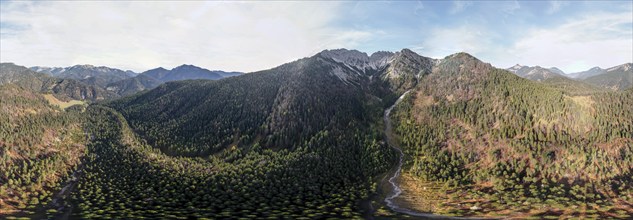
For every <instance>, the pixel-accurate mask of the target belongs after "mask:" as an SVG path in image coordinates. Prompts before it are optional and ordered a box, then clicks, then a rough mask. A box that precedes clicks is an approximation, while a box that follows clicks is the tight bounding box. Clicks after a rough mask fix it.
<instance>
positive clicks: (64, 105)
mask: <svg viewBox="0 0 633 220" xmlns="http://www.w3.org/2000/svg"><path fill="white" fill-rule="evenodd" d="M44 98H45V99H46V100H47V101H48V103H50V104H51V105H55V106H58V107H59V108H61V109H66V108H68V107H70V106H73V105H83V104H86V103H85V102H84V101H79V100H70V101H68V102H64V101H62V100H59V99H57V98H55V96H53V95H52V94H44Z"/></svg>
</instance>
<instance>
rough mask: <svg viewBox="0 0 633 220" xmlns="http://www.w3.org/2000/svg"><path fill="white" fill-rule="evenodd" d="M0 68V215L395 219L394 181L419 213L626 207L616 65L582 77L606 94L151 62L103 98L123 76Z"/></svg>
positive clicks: (537, 75) (315, 59)
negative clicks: (62, 85)
mask: <svg viewBox="0 0 633 220" xmlns="http://www.w3.org/2000/svg"><path fill="white" fill-rule="evenodd" d="M1 67H2V68H0V84H2V85H0V92H2V93H1V94H3V95H4V96H6V99H5V97H4V96H3V99H2V101H1V103H2V104H3V108H0V120H2V121H3V122H7V123H2V124H1V125H0V129H1V130H0V137H2V138H3V139H2V140H1V141H2V143H3V144H5V145H6V146H7V147H6V148H2V151H0V153H2V155H3V156H2V157H0V159H1V161H0V169H2V170H8V172H3V173H0V180H2V181H6V182H7V184H3V185H2V186H0V198H1V199H2V200H0V205H2V206H1V207H2V208H0V215H1V214H4V213H8V215H15V216H33V215H42V216H47V217H50V218H54V217H60V216H64V215H66V216H72V217H75V218H115V219H116V218H131V219H135V218H176V217H179V218H239V217H242V218H266V217H270V218H284V217H285V218H293V219H298V218H302V217H303V218H317V219H319V218H329V217H331V218H360V217H366V218H367V217H369V218H370V217H373V216H378V217H387V218H401V217H403V214H402V213H399V212H398V211H397V210H396V209H393V206H387V205H386V204H385V203H384V202H383V201H384V200H383V199H384V198H385V197H387V196H389V195H392V194H391V193H392V190H395V189H393V188H391V185H389V184H388V182H387V181H381V180H385V179H389V178H387V177H392V176H393V177H394V178H396V179H398V181H396V183H397V184H399V186H400V187H401V188H402V189H403V191H402V192H403V194H402V195H401V196H399V197H397V198H395V197H394V198H393V201H394V204H396V205H397V206H399V207H402V208H406V209H407V210H411V212H417V213H425V212H433V213H437V214H441V215H447V216H448V215H459V216H476V217H495V216H499V215H503V216H504V217H510V218H512V217H516V218H521V217H525V216H536V217H538V216H549V215H552V214H551V213H556V215H558V216H565V217H586V216H593V217H605V218H606V217H609V216H611V217H618V218H627V217H630V216H631V213H633V210H632V209H631V208H630V206H627V204H630V203H631V202H633V200H632V199H633V198H631V197H630V195H631V192H633V188H632V186H633V185H632V184H630V183H631V182H632V179H631V175H630V174H631V173H632V169H633V164H632V163H633V162H632V161H633V160H631V158H632V155H633V136H631V135H632V134H633V122H632V121H631V120H630V118H632V117H633V109H631V108H630V107H629V106H631V105H633V89H631V88H630V86H629V87H628V88H627V87H626V86H627V85H626V79H625V77H626V76H627V74H630V71H631V65H630V64H624V65H621V66H617V67H614V68H609V69H607V70H605V72H604V73H602V74H598V75H595V76H591V77H588V78H587V79H586V80H589V79H592V78H594V77H602V78H599V79H601V80H603V81H600V80H598V81H597V82H595V83H596V85H597V86H602V87H604V88H605V89H600V88H597V86H592V85H589V84H588V83H589V81H588V82H584V81H578V80H575V79H571V78H569V77H567V76H565V75H563V74H564V73H562V71H560V70H558V69H555V68H549V69H547V68H542V67H538V66H537V67H524V66H520V65H517V66H515V67H512V68H511V69H510V70H505V69H499V68H496V67H494V66H492V65H491V64H489V63H486V62H484V61H481V60H479V59H478V58H476V57H474V56H472V55H470V54H468V53H463V52H462V53H456V54H451V55H448V56H446V57H444V58H442V59H433V58H429V57H425V56H421V55H419V54H417V53H415V52H413V51H411V50H409V49H402V50H400V51H398V52H376V53H373V54H371V55H368V54H367V53H363V52H360V51H357V50H347V49H335V50H324V51H322V52H319V53H317V54H315V55H313V56H310V57H305V58H301V59H298V60H295V61H292V62H289V63H286V64H283V65H280V66H277V67H275V68H271V69H267V70H261V71H257V72H252V73H247V74H239V73H226V72H221V71H209V70H206V69H202V68H199V67H195V66H191V65H182V66H179V67H176V68H174V69H171V70H167V69H164V68H156V69H152V70H148V71H145V72H143V73H140V74H137V75H134V74H128V75H126V76H125V77H126V78H125V79H122V80H118V81H115V82H111V83H107V84H106V86H105V87H100V86H99V85H103V82H106V81H108V80H110V79H112V78H116V77H123V75H121V73H123V74H125V71H117V70H113V69H110V68H93V67H88V66H83V67H82V66H79V67H75V68H74V69H78V70H72V69H73V67H71V68H68V69H66V70H64V71H61V70H60V69H54V70H51V71H50V73H51V74H54V75H56V76H64V77H75V78H74V79H63V78H56V77H55V76H50V75H46V74H43V73H38V72H35V71H32V70H30V69H28V68H25V67H20V66H17V65H14V64H10V63H3V64H2V65H1ZM40 69H41V70H42V71H44V70H46V69H45V68H40ZM100 70H103V71H100ZM67 71H68V72H69V73H65V72H67ZM110 72H112V75H108V74H107V73H110ZM231 75H235V76H233V77H228V76H231ZM517 75H520V76H522V77H525V78H528V79H524V78H522V77H519V76H517ZM613 75H615V76H616V77H613ZM82 77H83V78H82ZM226 77H228V78H226ZM618 77H620V78H618ZM77 78H80V79H77ZM42 79H46V80H52V81H54V82H57V81H56V80H62V81H69V82H74V83H75V84H76V87H75V88H76V89H74V90H78V91H83V90H82V88H84V87H89V88H94V89H95V91H97V90H98V89H100V90H98V91H100V92H103V93H105V94H115V95H116V97H104V96H94V95H93V97H95V98H92V99H91V100H94V101H93V102H90V103H89V104H87V105H76V106H74V107H68V108H66V109H61V108H55V107H53V106H51V105H50V104H48V102H47V101H46V99H44V98H42V97H41V93H51V92H52V93H53V94H57V95H60V96H67V97H69V98H72V99H74V98H76V96H75V95H73V94H74V93H66V92H55V91H54V90H53V91H51V90H49V89H47V88H49V87H47V86H42V85H40V84H39V83H37V84H35V85H33V84H32V83H29V82H31V81H35V82H39V81H42ZM90 79H92V80H90ZM218 79H219V80H218ZM46 80H43V81H46ZM623 82H624V83H623ZM629 82H630V81H629ZM42 84H45V83H42ZM75 84H73V85H75ZM145 90H146V91H145ZM139 91H143V92H139ZM80 94H81V95H85V94H86V93H83V92H80ZM120 96H125V97H120ZM99 97H103V98H99ZM398 97H401V98H402V99H401V100H402V101H401V102H400V103H399V104H397V105H394V102H395V100H396V99H398ZM105 99H108V101H107V102H101V101H100V100H105ZM392 105H393V106H394V107H393V112H392V113H391V115H385V109H387V108H389V106H392ZM5 106H6V107H5ZM387 121H393V127H389V126H386V124H387ZM16 131H18V132H16ZM16 134H19V136H16ZM385 135H393V137H394V138H393V140H395V141H386V139H385ZM41 137H43V138H41ZM56 138H57V139H56ZM57 140H59V141H57ZM391 148H398V149H401V151H402V152H403V154H402V156H401V157H400V160H401V161H402V163H398V156H399V154H397V153H396V152H395V151H393V150H392V149H391ZM82 158H83V159H82ZM24 161H27V162H24ZM24 164H26V165H24ZM79 164H81V165H79ZM396 170H398V171H396ZM33 178H35V181H33ZM38 178H41V179H38ZM66 186H68V187H66ZM421 186H422V187H421ZM61 188H66V189H68V190H67V191H68V192H69V193H70V196H58V194H57V192H60V189H61ZM421 197H423V200H424V202H420V200H419V198H421ZM53 201H63V202H61V203H60V202H53ZM364 204H369V205H364ZM69 207H72V208H69ZM573 207H583V209H582V210H578V209H576V208H573ZM51 209H54V210H56V211H50V210H51ZM105 210H107V211H105ZM31 212H32V213H31ZM444 217H446V216H444Z"/></svg>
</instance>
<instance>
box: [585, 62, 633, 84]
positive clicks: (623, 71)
mask: <svg viewBox="0 0 633 220" xmlns="http://www.w3.org/2000/svg"><path fill="white" fill-rule="evenodd" d="M583 82H586V83H589V84H592V85H595V86H598V87H602V88H606V89H610V90H626V89H628V88H631V87H632V86H633V64H632V63H626V64H622V65H619V66H614V67H611V68H608V69H606V70H602V72H601V73H597V74H595V75H593V76H589V77H587V78H585V79H584V80H583Z"/></svg>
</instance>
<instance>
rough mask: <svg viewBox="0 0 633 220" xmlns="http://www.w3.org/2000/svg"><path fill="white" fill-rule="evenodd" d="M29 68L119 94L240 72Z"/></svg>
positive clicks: (194, 68)
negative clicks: (136, 71) (178, 81)
mask: <svg viewBox="0 0 633 220" xmlns="http://www.w3.org/2000/svg"><path fill="white" fill-rule="evenodd" d="M29 69H31V70H33V71H36V72H39V73H45V74H48V75H49V76H50V77H55V78H61V79H72V80H76V81H79V82H81V83H83V84H86V85H90V86H96V87H99V88H101V89H104V90H107V91H110V92H112V93H115V94H118V95H119V96H126V95H131V94H134V93H136V92H139V91H143V90H146V89H152V88H155V87H157V86H158V85H160V84H162V83H165V82H170V81H177V80H188V79H210V80H217V79H222V78H225V77H230V76H236V75H240V74H242V73H240V72H224V71H217V70H216V71H211V70H207V69H204V68H200V67H197V66H193V65H181V66H178V67H176V68H174V69H172V70H167V69H164V68H162V67H159V68H156V69H152V70H148V71H145V72H143V73H141V74H138V73H135V72H133V71H130V70H126V71H124V70H120V69H116V68H110V67H105V66H92V65H75V66H70V67H42V66H34V67H30V68H29Z"/></svg>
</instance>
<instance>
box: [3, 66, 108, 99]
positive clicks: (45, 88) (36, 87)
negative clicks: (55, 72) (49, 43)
mask: <svg viewBox="0 0 633 220" xmlns="http://www.w3.org/2000/svg"><path fill="white" fill-rule="evenodd" d="M3 84H16V85H18V86H20V87H22V88H25V89H29V90H32V91H36V92H42V93H51V94H53V95H55V96H56V97H57V98H59V99H62V100H68V99H75V100H90V101H97V100H104V99H111V98H116V97H118V95H117V94H114V93H112V92H108V91H105V89H103V88H101V87H99V86H97V85H92V84H88V83H85V82H82V81H80V80H75V79H64V78H57V77H53V76H50V75H47V74H44V73H40V72H35V71H33V70H30V69H29V68H26V67H24V66H18V65H15V64H13V63H2V64H0V85H3Z"/></svg>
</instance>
